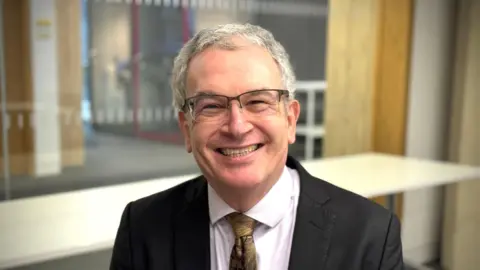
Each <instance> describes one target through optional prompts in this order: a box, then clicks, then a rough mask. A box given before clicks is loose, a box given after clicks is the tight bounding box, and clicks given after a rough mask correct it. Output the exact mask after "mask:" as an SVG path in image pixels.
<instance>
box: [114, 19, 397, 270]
mask: <svg viewBox="0 0 480 270" xmlns="http://www.w3.org/2000/svg"><path fill="white" fill-rule="evenodd" d="M294 84H295V76H294V73H293V71H292V67H291V66H290V63H289V59H288V55H287V53H286V52H285V50H284V48H283V47H282V46H281V45H280V44H279V43H278V42H277V41H275V39H274V37H273V36H272V34H271V33H269V32H268V31H266V30H264V29H262V28H260V27H258V26H253V25H249V24H245V25H240V24H228V25H221V26H217V27H214V28H210V29H205V30H202V31H200V32H199V33H198V34H197V35H196V36H195V37H193V38H192V39H191V40H190V41H189V42H188V43H186V44H185V46H184V47H183V48H182V49H181V51H180V52H179V55H178V56H177V58H176V59H175V62H174V67H173V74H172V88H173V91H174V105H175V106H176V108H177V109H178V110H179V113H178V118H179V124H180V127H181V130H182V132H183V135H184V138H185V147H186V150H187V151H188V152H190V153H193V156H194V157H195V159H196V161H197V163H198V166H199V167H200V169H201V171H202V176H199V177H197V178H195V179H192V180H190V181H187V182H185V183H183V184H180V185H178V186H176V187H173V188H171V189H169V190H166V191H163V192H160V193H157V194H155V195H152V196H149V197H146V198H142V199H140V200H137V201H135V202H131V203H129V204H128V205H127V206H126V209H125V211H124V213H123V216H122V218H121V222H120V226H119V229H118V233H117V238H116V241H115V246H114V249H113V255H112V261H111V269H139V270H144V269H162V270H170V269H172V270H173V269H176V270H190V269H192V270H193V269H195V270H197V269H198V270H201V269H205V270H206V269H213V270H226V269H230V270H232V269H246V270H253V269H260V270H267V269H275V270H282V269H300V270H308V269H315V270H319V269H339V270H356V269H358V270H360V269H365V270H373V269H382V270H386V269H403V259H402V247H401V240H400V224H399V220H398V219H397V218H396V217H395V216H394V215H393V214H391V213H389V212H388V211H387V210H385V209H384V208H382V207H380V206H379V205H376V204H374V203H373V202H371V201H369V200H367V199H365V198H363V197H360V196H358V195H355V194H353V193H351V192H348V191H346V190H343V189H340V188H338V187H335V186H334V185H332V184H329V183H327V182H325V181H323V180H320V179H317V178H314V177H312V176H311V175H310V174H309V173H308V172H307V171H305V169H304V168H303V167H302V166H301V165H300V163H299V162H298V161H296V160H295V159H294V158H292V157H290V156H288V145H289V144H292V143H294V141H295V129H296V122H297V119H298V116H299V113H300V105H299V103H298V101H296V100H295V98H294V92H295V86H294Z"/></svg>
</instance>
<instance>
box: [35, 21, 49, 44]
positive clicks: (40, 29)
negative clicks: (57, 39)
mask: <svg viewBox="0 0 480 270" xmlns="http://www.w3.org/2000/svg"><path fill="white" fill-rule="evenodd" d="M35 32H36V38H37V39H50V37H51V35H52V21H50V20H49V19H39V20H37V21H36V22H35Z"/></svg>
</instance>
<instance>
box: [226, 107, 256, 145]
mask: <svg viewBox="0 0 480 270" xmlns="http://www.w3.org/2000/svg"><path fill="white" fill-rule="evenodd" d="M252 129H253V125H252V123H250V121H248V119H247V117H246V115H245V112H244V111H243V109H242V108H240V104H239V103H238V102H232V104H231V106H230V108H229V117H228V118H227V119H226V121H225V123H224V124H223V125H222V127H221V129H220V130H221V131H222V132H223V133H225V134H228V135H230V136H232V137H237V138H238V137H242V136H243V135H245V134H247V133H248V132H249V131H251V130H252Z"/></svg>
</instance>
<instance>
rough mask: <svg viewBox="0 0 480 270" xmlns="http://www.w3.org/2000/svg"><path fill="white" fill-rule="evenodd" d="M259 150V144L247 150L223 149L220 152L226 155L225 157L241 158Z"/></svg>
mask: <svg viewBox="0 0 480 270" xmlns="http://www.w3.org/2000/svg"><path fill="white" fill-rule="evenodd" d="M257 149H258V144H255V145H251V146H249V147H245V148H236V149H235V148H222V149H220V152H222V154H224V155H225V156H229V157H241V156H244V155H246V154H248V153H250V152H253V151H255V150H257Z"/></svg>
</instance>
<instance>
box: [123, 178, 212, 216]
mask: <svg viewBox="0 0 480 270" xmlns="http://www.w3.org/2000/svg"><path fill="white" fill-rule="evenodd" d="M204 186H206V181H205V180H204V178H203V177H202V176H198V177H196V178H193V179H190V180H187V181H185V182H183V183H181V184H178V185H175V186H173V187H171V188H169V189H166V190H163V191H160V192H157V193H155V194H152V195H149V196H146V197H143V198H140V199H137V200H135V201H132V202H130V203H129V205H128V206H127V208H129V212H130V213H129V214H130V221H131V222H133V223H144V222H148V223H154V222H153V221H154V220H153V219H154V217H163V221H165V218H166V217H171V216H172V215H174V214H175V213H176V212H177V211H179V210H180V209H182V208H183V206H184V205H185V204H186V203H187V202H188V201H189V200H191V199H192V198H194V197H195V196H198V195H199V193H200V192H201V191H202V188H203V187H204Z"/></svg>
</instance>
